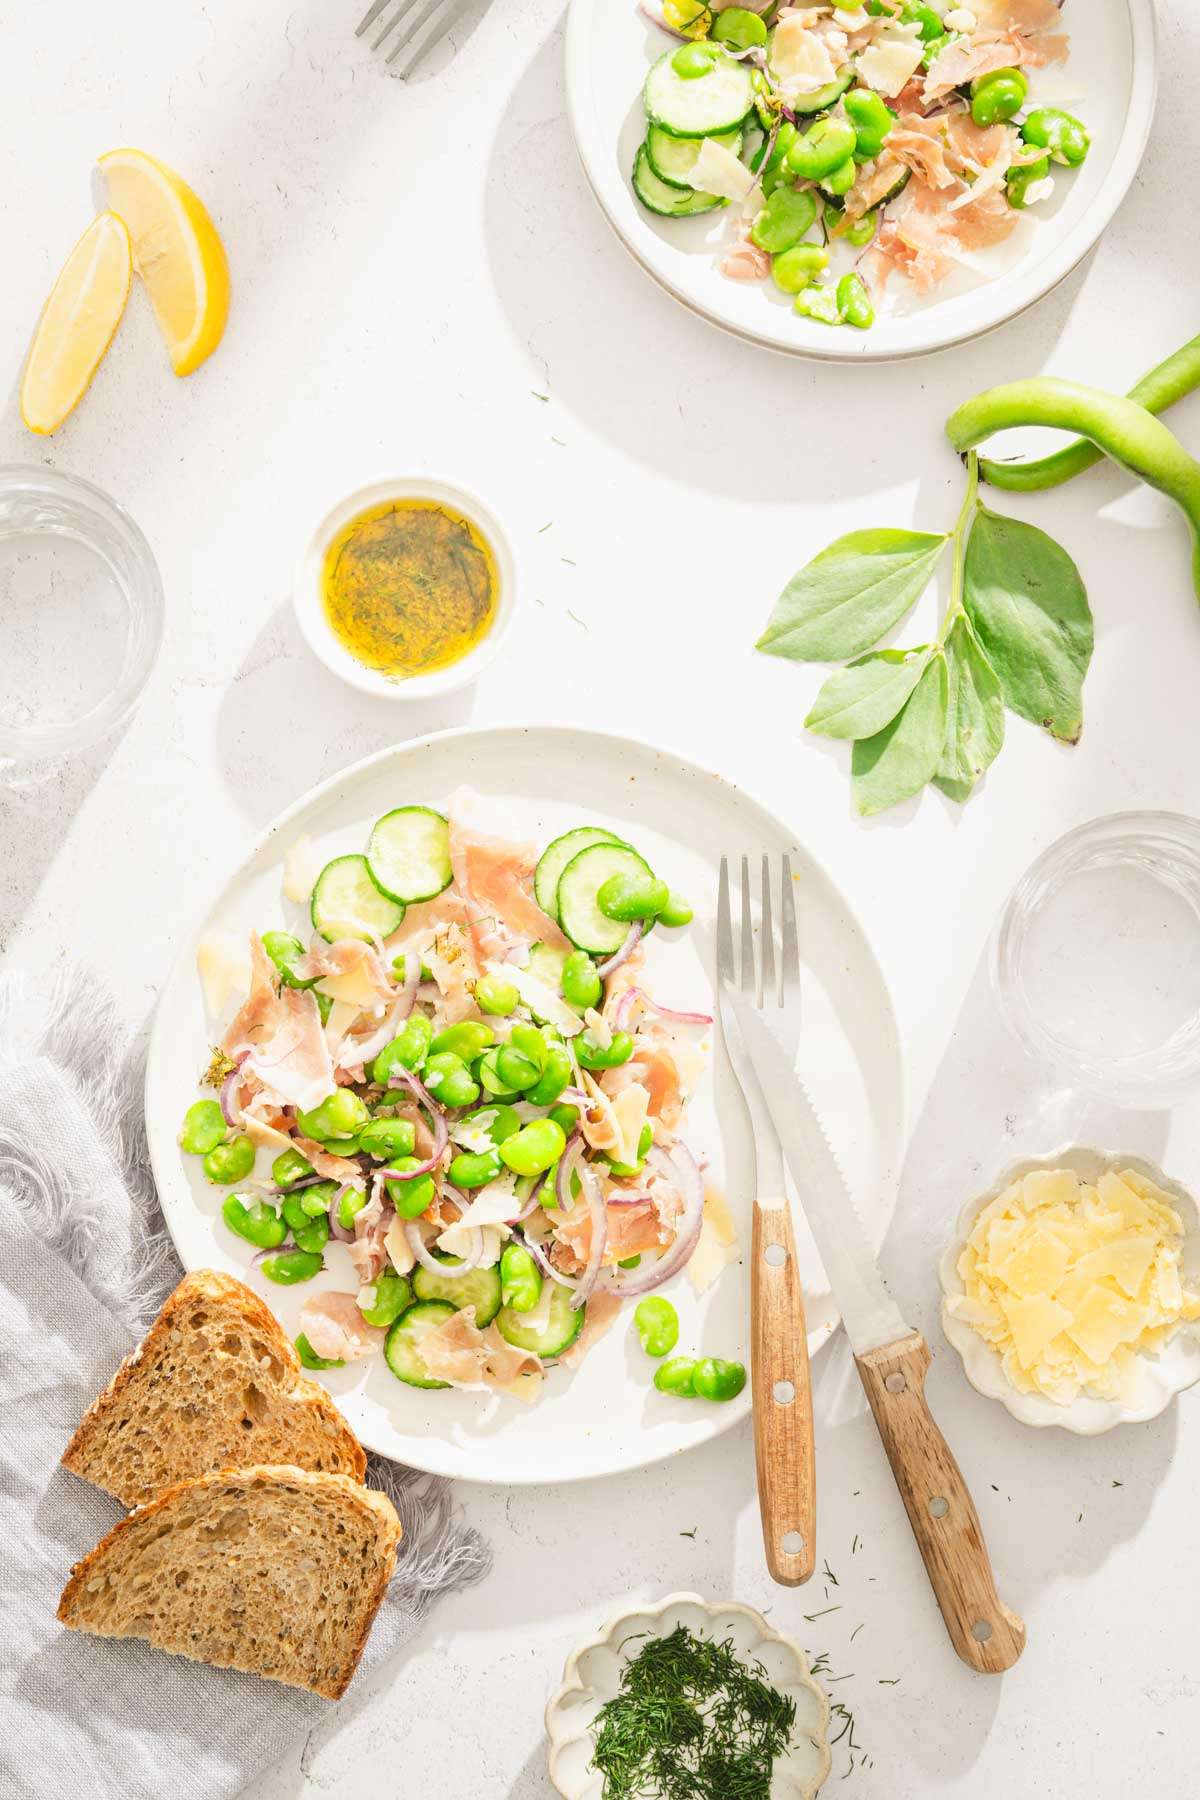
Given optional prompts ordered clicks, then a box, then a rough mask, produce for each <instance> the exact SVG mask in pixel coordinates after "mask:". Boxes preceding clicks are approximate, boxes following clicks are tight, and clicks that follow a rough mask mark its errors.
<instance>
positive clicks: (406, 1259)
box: [383, 1218, 417, 1275]
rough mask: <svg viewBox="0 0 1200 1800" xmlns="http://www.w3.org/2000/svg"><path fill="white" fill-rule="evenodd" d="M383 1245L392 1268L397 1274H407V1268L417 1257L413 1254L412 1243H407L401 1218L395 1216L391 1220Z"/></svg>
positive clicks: (411, 1266) (411, 1265) (412, 1264)
mask: <svg viewBox="0 0 1200 1800" xmlns="http://www.w3.org/2000/svg"><path fill="white" fill-rule="evenodd" d="M383 1247H384V1249H385V1250H386V1251H387V1253H388V1257H389V1259H390V1261H391V1265H392V1267H393V1269H395V1271H396V1273H397V1275H407V1274H408V1272H409V1270H410V1269H412V1268H413V1266H414V1264H415V1263H416V1260H417V1259H416V1257H415V1256H414V1255H413V1248H412V1245H411V1244H410V1243H409V1241H408V1237H407V1235H406V1233H405V1230H404V1220H403V1219H401V1218H395V1219H393V1220H392V1222H391V1224H390V1225H389V1226H388V1230H387V1236H386V1237H385V1238H384V1240H383Z"/></svg>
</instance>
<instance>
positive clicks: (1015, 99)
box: [971, 69, 1029, 129]
mask: <svg viewBox="0 0 1200 1800" xmlns="http://www.w3.org/2000/svg"><path fill="white" fill-rule="evenodd" d="M1028 92H1029V83H1028V81H1026V79H1025V77H1024V75H1023V74H1022V73H1021V71H1020V69H993V70H992V72H991V74H990V75H981V76H979V78H978V80H976V81H973V82H972V83H971V117H972V118H973V119H974V121H975V123H976V125H980V126H983V127H984V128H985V129H986V127H987V126H989V125H995V124H996V123H997V122H998V121H1000V120H1003V119H1011V118H1013V117H1014V115H1015V114H1017V113H1019V112H1020V110H1021V108H1022V107H1023V106H1024V104H1025V96H1026V94H1027V93H1028Z"/></svg>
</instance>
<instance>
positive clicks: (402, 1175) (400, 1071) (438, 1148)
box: [384, 1063, 450, 1181]
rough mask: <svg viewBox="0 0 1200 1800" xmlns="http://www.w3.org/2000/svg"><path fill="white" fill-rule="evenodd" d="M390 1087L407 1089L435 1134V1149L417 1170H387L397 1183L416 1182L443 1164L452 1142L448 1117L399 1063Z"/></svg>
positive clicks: (390, 1081) (390, 1078)
mask: <svg viewBox="0 0 1200 1800" xmlns="http://www.w3.org/2000/svg"><path fill="white" fill-rule="evenodd" d="M388 1086H389V1087H406V1088H407V1089H408V1091H409V1093H410V1094H411V1095H412V1097H413V1099H414V1100H415V1101H416V1102H417V1105H418V1106H420V1107H422V1108H423V1110H424V1112H425V1114H426V1116H427V1118H428V1120H429V1129H430V1130H431V1131H432V1133H433V1149H432V1150H431V1151H430V1153H429V1155H428V1156H427V1157H426V1159H425V1161H424V1162H423V1163H418V1164H417V1166H416V1168H415V1169H405V1170H403V1171H397V1170H395V1169H385V1170H384V1174H385V1175H386V1176H390V1177H391V1178H392V1179H393V1180H396V1181H415V1180H416V1179H417V1177H418V1175H432V1174H433V1171H434V1170H435V1169H436V1168H437V1167H438V1166H439V1164H440V1163H441V1160H442V1155H443V1153H444V1151H445V1148H446V1145H447V1144H448V1143H449V1142H450V1127H449V1126H448V1125H447V1124H446V1115H445V1113H444V1112H443V1111H442V1109H441V1107H440V1106H439V1105H438V1103H437V1101H436V1100H435V1099H434V1097H433V1095H432V1094H431V1093H430V1092H429V1089H428V1088H427V1087H424V1086H423V1085H422V1084H421V1082H419V1081H418V1080H417V1078H416V1076H415V1075H414V1074H413V1072H412V1070H411V1069H405V1068H403V1067H402V1066H401V1065H400V1064H399V1063H397V1065H396V1067H395V1068H394V1069H393V1070H392V1071H391V1072H390V1074H389V1075H388Z"/></svg>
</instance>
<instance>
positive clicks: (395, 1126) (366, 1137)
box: [358, 1119, 417, 1162]
mask: <svg viewBox="0 0 1200 1800" xmlns="http://www.w3.org/2000/svg"><path fill="white" fill-rule="evenodd" d="M416 1141H417V1128H416V1126H415V1125H414V1124H413V1122H412V1120H411V1119H372V1120H370V1122H369V1123H368V1124H366V1125H364V1126H363V1128H362V1130H361V1131H360V1132H359V1134H358V1147H359V1149H360V1150H365V1151H366V1153H367V1155H368V1156H373V1157H375V1158H376V1160H377V1161H379V1162H390V1161H391V1160H392V1158H393V1157H394V1156H411V1155H412V1153H413V1145H414V1144H415V1143H416Z"/></svg>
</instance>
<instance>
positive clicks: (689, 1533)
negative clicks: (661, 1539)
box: [679, 1525, 700, 1538]
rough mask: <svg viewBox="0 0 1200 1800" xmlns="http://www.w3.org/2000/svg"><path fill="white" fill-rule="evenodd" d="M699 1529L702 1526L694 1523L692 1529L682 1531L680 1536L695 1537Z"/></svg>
mask: <svg viewBox="0 0 1200 1800" xmlns="http://www.w3.org/2000/svg"><path fill="white" fill-rule="evenodd" d="M699 1529H700V1527H699V1526H698V1525H693V1526H692V1529H691V1530H690V1531H681V1532H680V1534H679V1535H680V1537H690V1538H694V1537H695V1535H696V1533H697V1532H698V1531H699Z"/></svg>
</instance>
